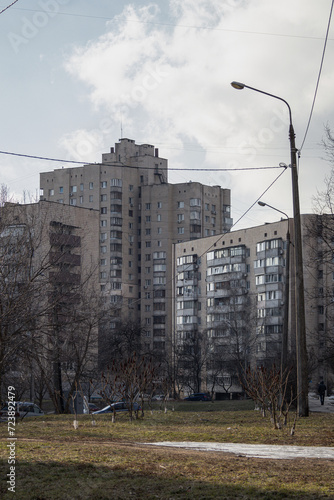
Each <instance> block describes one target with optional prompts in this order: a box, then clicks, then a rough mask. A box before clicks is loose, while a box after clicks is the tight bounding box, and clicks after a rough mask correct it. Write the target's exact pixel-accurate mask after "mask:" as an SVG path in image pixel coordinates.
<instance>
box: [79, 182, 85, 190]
mask: <svg viewBox="0 0 334 500" xmlns="http://www.w3.org/2000/svg"><path fill="white" fill-rule="evenodd" d="M83 190H84V185H83V184H82V183H81V184H80V191H83Z"/></svg>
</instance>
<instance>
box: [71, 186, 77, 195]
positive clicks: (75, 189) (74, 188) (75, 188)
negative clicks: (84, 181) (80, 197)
mask: <svg viewBox="0 0 334 500" xmlns="http://www.w3.org/2000/svg"><path fill="white" fill-rule="evenodd" d="M70 192H71V194H72V193H76V192H77V187H76V186H71V189H70Z"/></svg>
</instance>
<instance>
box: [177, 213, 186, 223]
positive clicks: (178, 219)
mask: <svg viewBox="0 0 334 500" xmlns="http://www.w3.org/2000/svg"><path fill="white" fill-rule="evenodd" d="M183 220H184V214H177V222H182V221H183Z"/></svg>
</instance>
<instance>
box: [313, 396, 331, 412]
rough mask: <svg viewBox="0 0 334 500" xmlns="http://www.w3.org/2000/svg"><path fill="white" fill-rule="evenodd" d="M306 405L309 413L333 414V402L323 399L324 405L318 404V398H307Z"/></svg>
mask: <svg viewBox="0 0 334 500" xmlns="http://www.w3.org/2000/svg"><path fill="white" fill-rule="evenodd" d="M308 404H309V408H310V411H314V412H321V413H334V400H333V399H328V398H325V401H324V404H323V405H322V404H320V399H319V398H318V397H314V396H309V398H308Z"/></svg>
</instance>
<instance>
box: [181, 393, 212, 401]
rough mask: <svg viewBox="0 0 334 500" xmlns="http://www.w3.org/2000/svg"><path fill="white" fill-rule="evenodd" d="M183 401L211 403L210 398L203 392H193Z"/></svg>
mask: <svg viewBox="0 0 334 500" xmlns="http://www.w3.org/2000/svg"><path fill="white" fill-rule="evenodd" d="M184 401H211V398H210V396H209V395H208V394H206V393H205V392H195V393H194V394H190V396H188V397H187V398H184Z"/></svg>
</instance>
